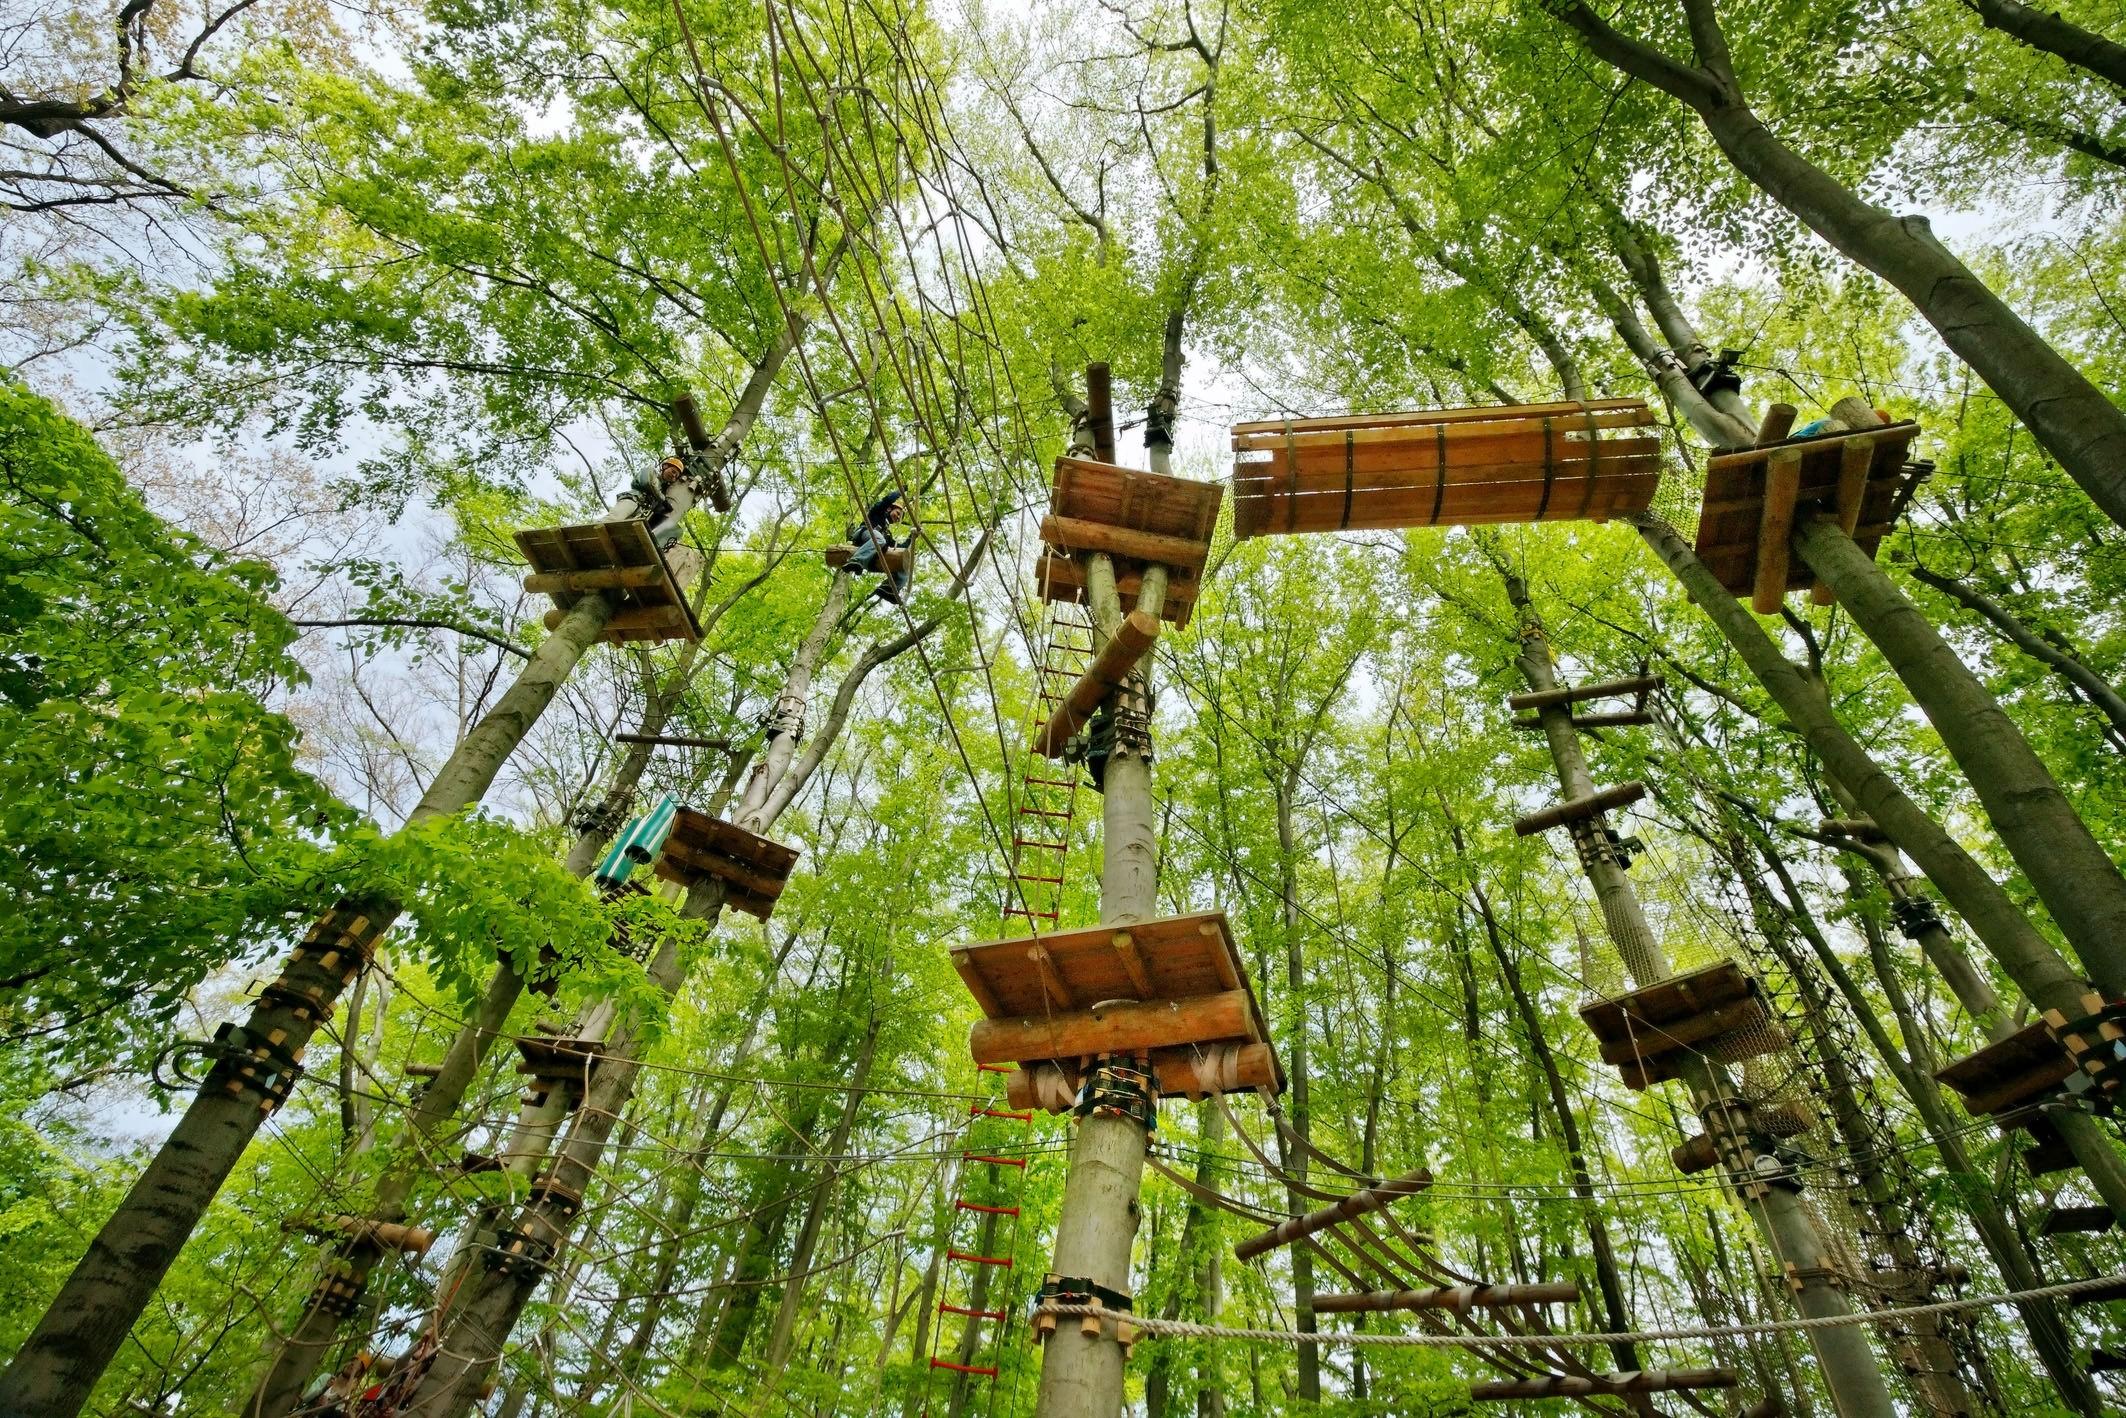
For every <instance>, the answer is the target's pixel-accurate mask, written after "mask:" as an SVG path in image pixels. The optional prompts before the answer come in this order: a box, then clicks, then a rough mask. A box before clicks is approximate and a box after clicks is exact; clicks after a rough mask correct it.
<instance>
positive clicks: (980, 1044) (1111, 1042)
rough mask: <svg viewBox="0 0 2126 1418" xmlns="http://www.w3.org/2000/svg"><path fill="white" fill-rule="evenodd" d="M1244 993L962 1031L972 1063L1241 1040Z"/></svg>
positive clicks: (1107, 1005)
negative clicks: (965, 1036) (972, 1058)
mask: <svg viewBox="0 0 2126 1418" xmlns="http://www.w3.org/2000/svg"><path fill="white" fill-rule="evenodd" d="M1251 1017H1252V1016H1251V1013H1250V1007H1249V1002H1248V996H1247V992H1246V991H1245V990H1227V991H1225V992H1223V993H1221V994H1215V995H1195V996H1191V997H1189V998H1186V999H1168V1000H1151V1001H1137V1000H1108V1001H1106V1002H1104V1003H1101V1004H1096V1005H1094V1006H1093V1007H1092V1008H1090V1009H1083V1010H1072V1011H1068V1012H1061V1013H1055V1014H1048V1015H1040V1016H1033V1017H1027V1018H1019V1019H978V1020H976V1021H975V1023H974V1027H973V1029H972V1030H970V1031H969V1032H968V1035H967V1048H968V1052H970V1053H971V1054H973V1055H974V1061H975V1062H976V1063H1029V1062H1033V1061H1036V1060H1040V1059H1080V1058H1089V1057H1091V1056H1092V1055H1095V1054H1132V1053H1135V1052H1137V1051H1138V1050H1140V1049H1158V1048H1167V1047H1172V1046H1177V1045H1182V1044H1203V1043H1211V1042H1214V1041H1216V1040H1220V1039H1244V1038H1246V1037H1247V1035H1248V1025H1249V1021H1250V1019H1251Z"/></svg>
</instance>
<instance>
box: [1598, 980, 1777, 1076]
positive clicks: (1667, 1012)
mask: <svg viewBox="0 0 2126 1418" xmlns="http://www.w3.org/2000/svg"><path fill="white" fill-rule="evenodd" d="M1580 1019H1581V1020H1582V1022H1584V1023H1585V1024H1586V1025H1587V1027H1588V1028H1589V1029H1590V1030H1592V1031H1594V1036H1595V1038H1596V1040H1597V1041H1598V1042H1599V1043H1600V1044H1601V1048H1602V1062H1604V1063H1606V1064H1610V1065H1612V1066H1614V1067H1615V1068H1616V1069H1617V1071H1618V1072H1619V1073H1620V1074H1621V1075H1622V1076H1623V1079H1624V1082H1625V1083H1626V1084H1627V1085H1629V1086H1630V1087H1633V1088H1646V1087H1649V1086H1651V1085H1653V1084H1656V1083H1659V1082H1661V1081H1662V1080H1664V1079H1669V1078H1674V1077H1676V1076H1677V1072H1678V1067H1679V1065H1680V1064H1681V1063H1682V1061H1683V1060H1684V1059H1685V1058H1687V1057H1689V1056H1691V1055H1693V1054H1699V1055H1707V1056H1710V1057H1713V1058H1718V1059H1722V1060H1725V1061H1727V1062H1734V1061H1736V1060H1738V1059H1742V1058H1747V1057H1749V1056H1751V1055H1753V1054H1759V1053H1766V1052H1769V1051H1770V1050H1771V1049H1774V1048H1777V1047H1778V1046H1779V1045H1780V1044H1781V1043H1783V1042H1785V1037H1786V1035H1785V1030H1783V1029H1782V1028H1781V1027H1780V1026H1779V1025H1778V1023H1777V1022H1776V1021H1774V1020H1773V1018H1772V1016H1771V1011H1770V1010H1768V1009H1767V1008H1766V1007H1765V1004H1764V991H1763V987H1762V986H1760V985H1759V984H1758V983H1757V981H1756V979H1755V978H1754V977H1752V976H1751V975H1749V974H1747V973H1745V972H1744V971H1743V969H1742V967H1740V966H1739V965H1736V964H1735V963H1734V962H1733V961H1728V960H1722V961H1720V962H1718V963H1717V964H1713V965H1708V966H1706V967H1705V968H1704V969H1702V970H1693V971H1691V972H1690V973H1688V974H1685V975H1672V976H1670V977H1669V978H1668V979H1666V980H1659V981H1656V982H1655V983H1653V984H1651V985H1648V986H1647V987H1646V988H1644V989H1641V990H1634V991H1632V992H1631V993H1630V994H1625V995H1618V996H1616V997H1615V998H1613V999H1604V1000H1596V1001H1594V1002H1593V1003H1592V1004H1588V1005H1584V1006H1582V1007H1581V1009H1580ZM1753 1035H1754V1036H1756V1037H1754V1038H1753V1037H1752V1036H1753Z"/></svg>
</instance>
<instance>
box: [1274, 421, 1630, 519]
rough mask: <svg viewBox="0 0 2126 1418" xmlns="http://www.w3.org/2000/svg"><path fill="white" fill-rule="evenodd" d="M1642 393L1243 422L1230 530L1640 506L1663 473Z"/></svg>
mask: <svg viewBox="0 0 2126 1418" xmlns="http://www.w3.org/2000/svg"><path fill="white" fill-rule="evenodd" d="M1653 423H1654V416H1653V412H1652V411H1651V410H1650V409H1648V408H1647V406H1646V404H1645V403H1644V402H1643V401H1641V400H1638V399H1597V400H1594V401H1591V402H1588V403H1565V404H1502V405H1497V406H1493V407H1487V408H1464V409H1429V410H1421V411H1418V412H1414V413H1401V414H1360V415H1354V416H1352V417H1348V418H1322V419H1268V420H1264V421H1262V422H1260V423H1243V424H1236V425H1235V426H1234V428H1233V453H1234V464H1233V535H1234V536H1236V537H1243V538H1245V537H1258V536H1263V535H1265V534H1268V533H1277V532H1334V531H1341V530H1345V529H1352V528H1357V529H1364V528H1390V527H1470V526H1481V525H1486V524H1492V523H1503V522H1564V521H1573V520H1581V519H1591V520H1593V521H1597V522H1601V521H1607V520H1608V519H1609V518H1611V517H1621V516H1625V515H1628V514H1631V513H1636V512H1643V511H1645V510H1646V509H1647V508H1648V507H1650V506H1651V505H1652V504H1653V497H1654V489H1655V488H1656V487H1657V486H1658V485H1659V484H1660V481H1661V441H1660V438H1659V436H1658V435H1657V434H1656V433H1655V432H1654V430H1653Z"/></svg>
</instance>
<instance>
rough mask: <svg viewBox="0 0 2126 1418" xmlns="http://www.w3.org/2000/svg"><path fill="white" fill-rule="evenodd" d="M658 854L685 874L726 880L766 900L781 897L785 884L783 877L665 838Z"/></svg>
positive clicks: (716, 853) (785, 879)
mask: <svg viewBox="0 0 2126 1418" xmlns="http://www.w3.org/2000/svg"><path fill="white" fill-rule="evenodd" d="M661 855H662V857H663V859H664V860H665V861H668V862H674V863H677V864H678V865H680V866H682V867H685V868H686V869H687V870H688V871H691V872H697V873H699V874H701V875H703V876H713V877H716V878H718V879H719V880H722V881H728V882H729V883H731V884H732V885H733V886H735V887H737V888H738V889H739V890H741V891H746V892H750V893H751V894H752V895H755V896H761V897H765V898H767V899H768V900H770V901H773V900H774V899H775V898H776V897H778V896H780V895H782V890H783V887H785V886H787V885H788V884H789V882H788V879H787V878H783V877H777V876H771V875H769V874H768V873H767V872H764V871H762V870H760V868H758V867H756V866H753V865H752V864H751V863H748V862H741V861H739V860H738V859H737V858H735V857H727V856H725V855H724V854H723V853H721V852H704V851H702V850H700V849H699V848H696V847H693V846H690V845H689V844H687V843H685V842H679V841H675V840H673V839H671V838H666V839H665V843H664V851H663V853H662V854H661Z"/></svg>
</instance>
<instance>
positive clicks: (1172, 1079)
mask: <svg viewBox="0 0 2126 1418" xmlns="http://www.w3.org/2000/svg"><path fill="white" fill-rule="evenodd" d="M1221 1047H1224V1046H1221ZM1216 1052H1217V1051H1215V1050H1213V1051H1202V1050H1198V1049H1197V1048H1196V1047H1195V1046H1193V1045H1190V1046H1187V1047H1183V1048H1175V1049H1160V1050H1155V1051H1154V1052H1153V1054H1152V1079H1153V1081H1154V1082H1156V1083H1157V1084H1158V1086H1159V1091H1160V1092H1161V1093H1162V1094H1166V1095H1168V1096H1172V1097H1184V1098H1203V1097H1208V1096H1210V1095H1211V1094H1213V1093H1224V1092H1231V1091H1249V1090H1254V1089H1261V1088H1272V1089H1274V1088H1278V1087H1281V1086H1282V1082H1281V1080H1280V1079H1279V1078H1278V1076H1277V1055H1276V1051H1275V1050H1273V1049H1272V1048H1271V1047H1270V1046H1269V1045H1268V1044H1240V1045H1237V1046H1234V1048H1233V1055H1232V1070H1231V1072H1230V1074H1228V1075H1224V1076H1221V1068H1220V1063H1219V1060H1218V1059H1217V1058H1216V1057H1214V1056H1213V1055H1214V1054H1215V1053H1216ZM1080 1081H1081V1075H1080V1074H1079V1072H1078V1067H1077V1065H1076V1064H1064V1063H1039V1064H1033V1065H1031V1066H1029V1067H1026V1068H1020V1069H1014V1070H1012V1072H1011V1074H1010V1075H1009V1076H1008V1077H1006V1078H1005V1080H1004V1097H1005V1100H1006V1101H1007V1102H1008V1103H1009V1105H1010V1106H1011V1107H1013V1108H1021V1109H1023V1108H1046V1107H1048V1104H1047V1103H1045V1102H1043V1101H1042V1097H1041V1092H1042V1088H1043V1087H1044V1085H1046V1086H1050V1087H1053V1088H1054V1089H1055V1090H1056V1095H1055V1096H1058V1097H1063V1098H1071V1097H1075V1096H1076V1094H1077V1091H1078V1084H1079V1082H1080ZM1068 1107H1069V1104H1068V1103H1065V1104H1064V1108H1063V1109H1061V1110H1054V1109H1052V1110H1051V1111H1063V1110H1067V1109H1068Z"/></svg>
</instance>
